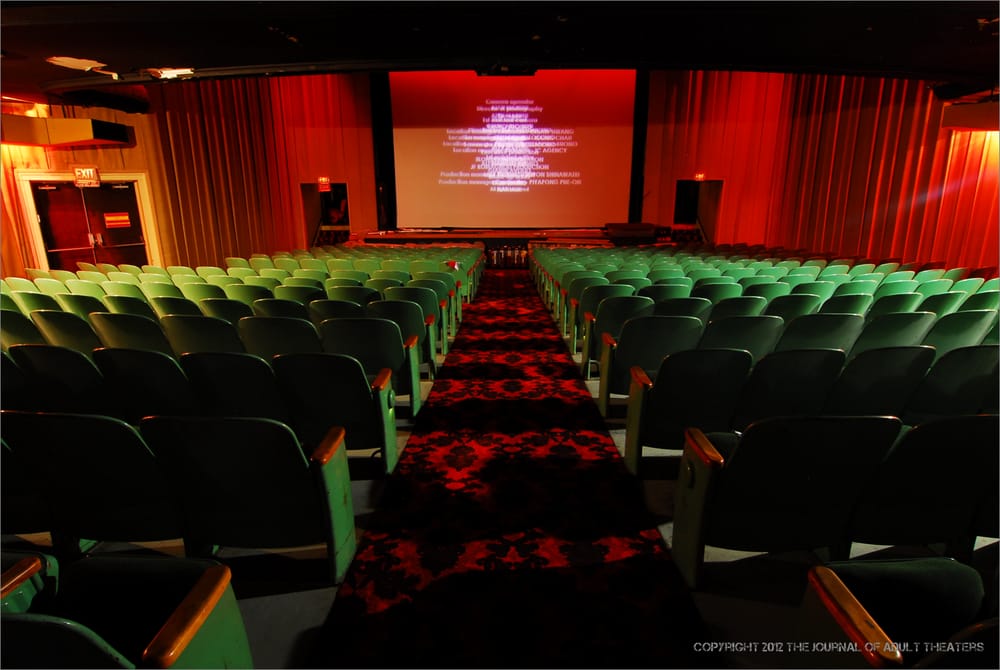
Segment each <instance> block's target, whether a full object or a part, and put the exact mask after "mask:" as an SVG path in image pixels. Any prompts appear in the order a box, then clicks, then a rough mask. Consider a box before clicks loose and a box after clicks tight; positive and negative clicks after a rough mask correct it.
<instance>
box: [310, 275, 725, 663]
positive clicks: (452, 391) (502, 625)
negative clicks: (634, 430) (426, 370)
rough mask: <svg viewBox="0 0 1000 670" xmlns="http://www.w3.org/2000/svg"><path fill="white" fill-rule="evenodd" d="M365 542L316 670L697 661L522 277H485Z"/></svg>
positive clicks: (567, 363)
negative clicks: (321, 667) (323, 668)
mask: <svg viewBox="0 0 1000 670" xmlns="http://www.w3.org/2000/svg"><path fill="white" fill-rule="evenodd" d="M464 317H465V318H464V321H463V322H462V327H461V329H460V331H459V335H458V337H457V338H456V339H455V342H454V345H453V347H452V349H451V351H450V353H449V354H448V358H447V361H446V364H445V365H444V367H443V368H442V369H441V370H440V374H439V377H438V379H437V380H436V381H435V383H434V388H433V390H432V392H431V395H430V397H429V398H428V402H427V404H426V406H425V407H424V409H423V410H422V412H421V414H420V415H419V417H418V419H417V421H416V422H415V425H414V428H413V432H412V434H411V435H410V438H409V440H408V441H407V445H406V449H405V451H404V452H403V456H402V459H401V460H400V463H399V466H398V469H397V472H396V473H395V474H394V475H393V477H392V478H391V479H390V480H389V481H388V483H387V487H386V491H385V495H384V497H383V500H382V501H381V503H380V505H379V508H378V509H377V510H376V512H375V513H374V514H373V515H372V517H371V519H370V522H369V523H367V524H366V529H365V530H364V532H363V533H362V535H361V538H360V542H359V550H358V555H357V557H356V558H355V560H354V564H353V566H352V567H351V569H350V571H349V573H348V577H347V580H346V582H345V584H344V585H343V586H342V587H341V588H340V589H339V591H338V593H337V597H336V600H335V602H334V605H333V609H332V611H331V614H330V617H329V619H328V621H327V625H326V629H325V633H324V636H323V639H324V644H323V647H324V650H325V652H324V655H327V657H326V658H323V659H319V663H320V664H321V665H325V666H326V667H365V666H380V667H483V666H494V667H496V666H503V667H556V666H563V667H566V666H572V667H615V668H621V667H635V666H647V667H649V666H657V667H692V666H693V665H695V664H696V663H698V662H699V661H700V662H703V663H704V662H706V661H707V659H705V658H701V657H699V656H698V655H697V654H695V653H694V652H693V650H692V647H693V642H694V641H695V640H696V639H698V638H699V637H700V629H701V624H700V618H699V615H698V613H697V611H696V609H695V607H694V604H693V602H692V599H691V597H690V595H689V593H688V591H687V589H686V588H685V587H684V585H683V584H682V582H681V580H680V577H679V575H678V574H677V573H676V570H675V569H674V568H673V565H672V564H671V562H670V559H669V556H668V554H667V551H666V549H665V547H664V544H663V541H662V539H661V537H660V534H659V533H658V531H657V529H656V526H655V521H654V520H653V519H652V518H651V517H650V515H649V514H648V512H647V510H646V509H645V507H644V505H643V502H642V499H641V496H640V493H639V489H638V487H637V484H636V482H635V480H634V479H633V478H631V477H630V476H629V475H628V474H627V473H626V470H625V467H624V465H623V463H622V461H621V459H620V457H619V454H618V451H617V449H616V448H615V446H614V443H613V442H612V440H611V438H610V436H609V435H608V433H607V431H606V430H605V428H604V423H603V421H602V419H601V417H600V415H599V414H598V412H597V407H596V405H595V404H594V402H593V400H592V398H591V396H590V394H589V393H588V391H587V389H586V387H585V386H584V383H583V381H582V379H581V378H580V374H579V372H578V370H577V367H576V366H575V365H574V363H573V361H572V359H571V358H570V356H569V353H568V351H567V349H566V346H565V344H564V343H563V341H562V339H561V338H560V336H559V333H558V330H557V328H556V326H555V325H554V323H553V322H552V319H551V317H550V316H549V314H548V313H547V312H546V310H545V308H544V306H543V304H542V302H541V300H540V299H539V298H538V296H537V294H536V292H535V291H534V287H533V285H532V284H531V281H530V277H529V275H528V273H527V271H524V270H507V271H504V270H496V271H491V272H488V273H487V274H486V275H485V277H484V281H483V284H482V288H481V290H480V293H479V295H478V296H477V298H476V301H475V302H474V303H473V304H472V305H469V306H467V307H466V308H465V311H464Z"/></svg>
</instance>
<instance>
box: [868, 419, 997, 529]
mask: <svg viewBox="0 0 1000 670" xmlns="http://www.w3.org/2000/svg"><path fill="white" fill-rule="evenodd" d="M998 444H1000V422H998V421H997V417H995V416H988V415H978V416H957V417H947V418H939V419H934V420H930V421H925V422H923V423H921V424H920V425H918V426H914V427H913V428H911V429H910V430H909V431H907V432H906V434H905V435H904V436H903V438H902V439H901V440H900V441H899V443H898V444H896V445H895V446H894V447H893V448H892V450H891V451H890V452H889V453H888V455H887V456H886V458H885V460H884V462H883V463H881V465H880V466H879V468H878V470H877V471H876V473H875V476H874V478H873V479H872V480H871V481H870V482H869V483H868V484H867V485H866V486H865V487H864V488H863V490H862V492H861V495H860V496H859V498H858V501H857V505H856V506H855V509H854V515H853V519H852V521H851V528H850V538H851V539H852V540H854V541H859V542H867V543H872V544H904V545H922V544H923V545H926V544H934V543H958V544H963V543H967V544H968V545H969V546H970V548H971V543H972V538H973V537H974V536H975V534H976V533H974V532H973V525H974V521H975V520H976V517H977V514H978V513H979V510H980V506H981V505H982V504H983V503H984V502H987V501H989V502H990V503H991V504H992V506H993V509H994V512H995V510H996V509H997V508H998V507H1000V500H997V498H996V490H997V485H996V472H997V469H998V467H1000V450H998V449H997V445H998ZM989 498H992V500H989ZM994 532H995V531H994Z"/></svg>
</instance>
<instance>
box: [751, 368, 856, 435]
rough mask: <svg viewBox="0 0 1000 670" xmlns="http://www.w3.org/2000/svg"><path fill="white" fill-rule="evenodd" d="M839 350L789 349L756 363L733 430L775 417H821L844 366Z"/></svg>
mask: <svg viewBox="0 0 1000 670" xmlns="http://www.w3.org/2000/svg"><path fill="white" fill-rule="evenodd" d="M844 361H845V355H844V352H843V351H842V350H840V349H787V350H785V351H774V352H772V353H770V354H768V355H767V356H765V357H764V358H762V359H760V360H759V361H757V363H756V365H754V368H753V372H751V373H750V377H749V379H747V382H746V384H745V385H744V386H743V393H742V396H741V398H740V401H739V403H738V406H737V408H736V412H735V413H734V416H733V424H732V429H733V430H743V429H744V428H746V427H747V426H748V425H750V424H751V423H752V422H754V421H758V420H760V419H764V418H767V417H774V416H802V415H808V414H818V413H820V412H821V411H822V409H823V404H824V403H825V402H826V397H827V394H828V393H829V390H830V387H831V386H832V385H833V382H834V381H835V380H836V379H837V376H838V375H839V374H840V371H841V369H842V368H843V367H844Z"/></svg>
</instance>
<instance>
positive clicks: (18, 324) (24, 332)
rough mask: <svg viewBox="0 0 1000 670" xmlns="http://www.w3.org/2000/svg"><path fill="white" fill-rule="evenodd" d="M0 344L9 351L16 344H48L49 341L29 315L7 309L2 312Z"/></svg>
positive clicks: (0, 316) (0, 318) (0, 314)
mask: <svg viewBox="0 0 1000 670" xmlns="http://www.w3.org/2000/svg"><path fill="white" fill-rule="evenodd" d="M0 344H2V345H3V350H4V351H7V350H8V349H9V348H10V347H12V346H14V345H15V344H47V341H46V339H45V337H44V336H43V335H42V333H41V332H40V331H39V330H38V326H36V325H35V324H34V322H33V321H32V320H31V319H30V318H29V317H28V316H26V315H24V314H22V313H21V312H15V311H13V310H6V309H5V310H3V312H2V313H0Z"/></svg>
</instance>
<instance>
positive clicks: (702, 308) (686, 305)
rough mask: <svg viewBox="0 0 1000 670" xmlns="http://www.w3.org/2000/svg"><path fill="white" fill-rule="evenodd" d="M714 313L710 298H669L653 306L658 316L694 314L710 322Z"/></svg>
mask: <svg viewBox="0 0 1000 670" xmlns="http://www.w3.org/2000/svg"><path fill="white" fill-rule="evenodd" d="M711 313H712V301H711V300H709V299H708V298H698V297H694V296H691V297H688V298H667V299H666V300H660V301H659V302H657V303H656V304H655V305H654V306H653V314H655V315H656V316H693V317H697V318H698V319H701V321H702V323H706V324H707V323H708V319H709V316H710V314H711Z"/></svg>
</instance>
